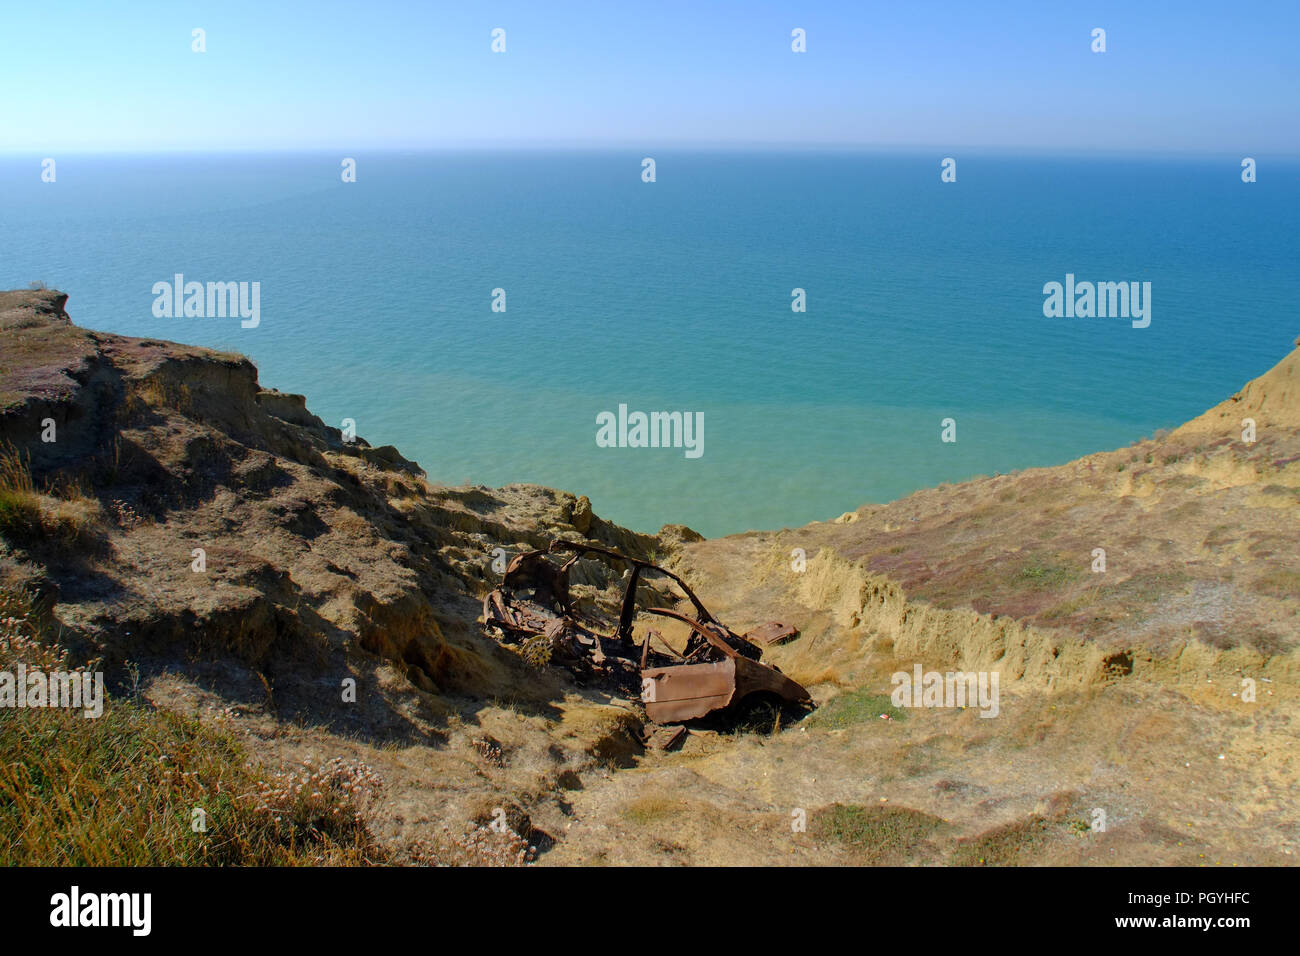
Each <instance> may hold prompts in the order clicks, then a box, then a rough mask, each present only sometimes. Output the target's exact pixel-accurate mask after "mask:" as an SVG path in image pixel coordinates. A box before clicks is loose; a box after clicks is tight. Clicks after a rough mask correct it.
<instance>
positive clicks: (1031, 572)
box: [1011, 558, 1078, 590]
mask: <svg viewBox="0 0 1300 956" xmlns="http://www.w3.org/2000/svg"><path fill="white" fill-rule="evenodd" d="M1076 574H1078V569H1077V568H1073V567H1070V566H1069V565H1065V564H1057V563H1055V562H1052V561H1043V560H1041V559H1039V558H1034V559H1032V560H1029V561H1026V562H1025V563H1024V564H1022V565H1021V566H1020V567H1019V568H1017V569H1016V572H1015V574H1013V575H1012V577H1011V580H1012V582H1014V583H1015V584H1018V585H1021V586H1028V587H1031V588H1034V589H1035V590H1050V589H1052V588H1059V587H1060V586H1061V585H1063V584H1065V583H1066V582H1067V581H1069V580H1070V579H1071V578H1073V577H1075V575H1076Z"/></svg>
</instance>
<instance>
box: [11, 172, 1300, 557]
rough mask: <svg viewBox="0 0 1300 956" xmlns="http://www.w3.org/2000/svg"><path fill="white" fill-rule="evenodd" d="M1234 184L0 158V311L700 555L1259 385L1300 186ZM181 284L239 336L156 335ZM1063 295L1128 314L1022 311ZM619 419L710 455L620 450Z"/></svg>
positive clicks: (1280, 176) (1297, 328) (175, 330)
mask: <svg viewBox="0 0 1300 956" xmlns="http://www.w3.org/2000/svg"><path fill="white" fill-rule="evenodd" d="M945 158H952V159H954V160H955V164H952V165H951V166H950V168H952V169H954V170H955V180H954V181H945V178H944V176H943V172H944V168H945V167H944V165H943V162H942V161H943V160H944V159H945ZM1244 158H1245V157H1242V156H1237V155H1223V156H1202V157H1196V158H1189V157H1156V156H1120V155H1096V156H1089V155H1069V156H1066V155H1059V156H1058V155H1050V154H1042V155H1037V154H1034V155H1027V154H1006V153H998V152H980V153H971V154H964V153H960V152H959V153H957V154H955V155H951V156H949V155H948V154H945V153H942V152H939V151H933V150H931V151H898V152H870V151H850V150H825V151H817V150H805V151H792V152H783V151H777V150H770V149H753V150H745V149H734V150H688V149H656V148H645V149H622V150H616V149H601V150H558V149H556V150H541V149H537V150H522V149H521V150H514V149H501V150H459V151H458V150H445V151H437V150H431V151H419V152H416V151H407V152H403V151H388V152H376V153H344V152H325V151H318V152H310V153H243V154H237V153H231V154H189V153H176V154H164V155H132V154H97V155H73V154H69V155H58V156H53V157H43V156H39V155H35V154H33V155H17V154H7V155H4V156H0V288H25V287H27V286H28V285H29V283H32V282H44V283H46V284H47V285H48V286H49V287H51V288H59V289H62V290H63V291H65V292H67V293H68V294H69V295H70V300H69V303H68V311H69V313H70V314H71V315H72V317H73V319H74V321H76V322H77V323H78V324H80V325H83V326H86V327H89V328H94V329H102V330H106V331H110V332H117V333H122V334H126V335H135V336H148V337H151V338H163V339H170V340H175V341H179V342H185V343H191V344H196V345H203V346H210V347H213V348H218V349H229V350H235V351H238V352H241V353H243V354H245V355H247V356H249V358H251V359H252V360H253V361H254V362H255V363H256V365H257V367H258V370H259V376H260V380H261V382H262V384H263V386H264V387H274V388H278V389H280V390H282V391H288V392H299V393H303V394H305V395H306V396H307V401H308V406H309V407H310V409H311V410H312V411H314V412H315V413H316V414H318V415H320V416H321V418H323V419H324V420H325V421H326V422H327V423H329V424H332V425H335V426H338V427H342V425H343V423H344V420H345V419H351V420H352V421H353V422H355V428H356V432H357V434H359V435H360V436H361V437H363V438H364V439H366V440H367V441H369V442H370V443H371V444H373V445H385V444H392V445H396V446H397V447H398V448H399V449H400V450H401V451H402V453H403V454H404V455H405V456H406V457H408V458H412V459H414V460H416V461H418V462H419V464H420V466H421V467H422V468H424V469H425V471H426V472H427V473H428V476H429V478H430V480H432V481H435V482H440V483H446V484H449V485H461V484H467V483H472V484H485V485H491V486H497V485H504V484H509V483H514V482H533V483H538V484H543V485H549V486H552V487H557V488H562V489H566V490H569V491H572V492H574V493H579V494H586V495H588V496H589V497H590V499H591V501H592V504H593V507H594V510H595V512H596V513H597V514H598V515H600V516H602V517H604V518H607V519H610V520H612V521H615V522H618V523H620V524H623V525H626V526H628V527H631V528H633V529H636V530H640V531H654V530H656V529H658V528H659V527H660V526H661V525H662V524H665V523H681V524H686V525H689V526H690V527H692V528H694V529H695V530H697V531H699V532H701V533H703V534H705V535H708V536H716V535H723V534H729V533H734V532H742V531H745V530H748V529H774V528H782V527H792V526H798V525H801V524H804V523H806V522H808V521H812V520H825V519H831V518H834V517H836V516H838V515H839V514H841V513H843V512H845V511H849V510H852V509H854V508H857V507H859V506H861V505H863V504H866V503H871V502H885V501H889V500H893V499H895V498H898V497H900V496H903V495H906V494H908V493H909V492H911V491H913V490H916V489H918V488H923V487H927V486H932V485H936V484H940V483H942V482H957V481H962V480H964V479H968V478H972V477H975V476H979V475H993V474H999V473H1002V474H1005V473H1008V472H1011V471H1015V470H1018V469H1023V468H1028V467H1034V466H1041V465H1054V464H1059V463H1062V462H1066V461H1069V460H1071V459H1073V458H1076V457H1078V456H1081V455H1084V454H1087V453H1090V452H1094V451H1101V450H1106V449H1111V448H1116V447H1120V446H1123V445H1125V444H1128V443H1130V442H1133V441H1134V440H1137V439H1139V438H1142V437H1144V436H1149V435H1151V434H1153V433H1154V432H1156V431H1157V430H1159V429H1162V428H1169V427H1173V426H1176V425H1178V424H1180V423H1182V422H1183V421H1186V420H1187V419H1189V418H1192V417H1194V416H1196V415H1198V414H1199V413H1201V412H1202V411H1204V410H1205V409H1206V408H1209V407H1210V406H1212V405H1214V404H1216V403H1218V402H1220V401H1222V400H1223V399H1224V398H1226V397H1227V396H1229V395H1230V394H1232V393H1233V392H1234V391H1236V390H1237V389H1239V388H1240V387H1241V386H1242V385H1243V384H1244V383H1245V382H1246V381H1248V380H1249V379H1251V378H1253V377H1255V376H1257V375H1260V374H1262V373H1263V372H1265V371H1267V370H1268V369H1269V368H1270V367H1272V366H1273V365H1274V364H1275V363H1276V362H1278V361H1279V360H1280V359H1281V358H1282V357H1283V356H1284V355H1285V354H1286V353H1287V352H1288V350H1289V349H1290V348H1291V347H1292V344H1293V342H1294V341H1295V339H1296V336H1297V335H1298V334H1300V312H1298V311H1297V308H1296V304H1297V302H1300V229H1298V228H1297V224H1298V223H1300V164H1298V163H1297V162H1296V161H1294V160H1288V159H1286V158H1270V157H1268V156H1255V157H1250V158H1251V159H1253V160H1254V161H1255V181H1254V182H1245V181H1243V175H1242V174H1243V167H1242V161H1243V159H1244ZM46 159H52V160H54V164H53V165H52V166H50V165H49V164H46V163H43V160H46ZM646 159H652V160H653V178H652V181H647V180H650V179H651V176H650V169H651V166H650V165H649V164H646V163H645V160H646ZM346 160H351V161H352V166H351V167H349V164H347V163H346V162H345V161H346ZM349 168H353V169H355V181H344V180H345V175H344V174H345V172H346V171H347V170H348V169H349ZM51 172H52V174H53V175H52V177H51V176H50V173H51ZM49 178H53V181H45V180H46V179H49ZM948 178H950V179H951V178H952V176H951V175H950V176H949V177H948ZM177 274H180V275H182V276H183V277H184V281H185V282H191V281H194V282H201V283H207V282H247V283H250V284H251V283H257V284H258V286H257V288H258V290H259V314H258V321H257V323H256V325H255V327H247V328H246V327H244V326H245V324H246V323H243V322H241V320H240V318H239V317H238V316H234V317H232V316H216V315H203V316H184V315H168V314H167V312H166V310H162V309H160V308H159V293H158V292H156V291H155V289H156V288H158V287H159V285H160V284H171V283H173V281H174V277H175V276H176V275H177ZM1067 276H1069V277H1073V278H1072V279H1070V280H1069V281H1070V282H1072V283H1075V284H1076V288H1078V285H1077V284H1080V283H1103V282H1105V283H1109V282H1114V283H1125V284H1126V285H1127V284H1130V283H1137V287H1136V288H1138V289H1146V288H1149V298H1147V297H1143V300H1142V305H1143V308H1144V309H1148V312H1147V314H1146V316H1145V318H1143V319H1137V318H1126V317H1122V316H1120V317H1114V316H1107V317H1099V316H1096V315H1092V316H1088V315H1077V314H1072V315H1068V316H1067V315H1055V314H1054V315H1048V314H1046V313H1047V312H1049V311H1051V309H1045V302H1046V301H1047V299H1048V294H1047V293H1045V291H1044V290H1045V287H1048V284H1049V283H1052V282H1057V283H1061V284H1062V286H1065V284H1066V283H1067ZM1146 283H1149V284H1150V285H1149V287H1147V286H1145V284H1146ZM249 288H251V285H250V287H249ZM1128 288H1133V287H1132V286H1128ZM797 290H802V291H801V292H800V291H797ZM160 311H161V312H162V314H161V315H160V314H159V312H160ZM178 311H179V310H178ZM1071 311H1073V310H1071ZM1148 320H1149V323H1148ZM1144 323H1145V324H1144ZM2 363H3V356H0V364H2ZM620 406H624V408H623V409H622V413H621V414H622V418H621V422H620ZM637 412H641V413H644V414H645V415H646V417H647V419H649V416H650V413H653V412H669V413H671V412H680V413H682V420H683V421H684V422H685V421H689V422H691V423H692V424H695V423H699V424H702V431H701V432H700V433H698V434H696V433H695V431H694V429H693V430H692V434H691V436H690V438H691V439H692V441H693V442H695V445H694V447H687V446H686V444H685V442H684V437H683V436H682V435H681V434H680V433H679V432H677V431H676V430H675V428H674V426H673V425H672V424H670V425H669V427H668V429H667V431H666V432H663V433H662V437H663V438H664V439H665V440H664V441H663V442H659V444H660V445H661V446H662V445H664V444H667V445H669V446H670V447H633V446H636V445H638V444H639V441H640V438H641V437H642V435H643V434H644V432H643V433H642V434H638V432H637V428H636V422H637V419H636V415H635V413H637ZM611 420H614V421H616V422H620V424H618V425H615V426H614V427H613V428H612V429H607V430H606V432H605V434H604V437H603V440H601V441H598V437H599V436H600V434H601V427H600V424H599V423H600V422H602V421H603V422H609V421H611ZM667 421H669V422H670V423H671V422H672V419H671V418H669V419H667ZM627 422H630V426H629V427H626V428H623V427H620V425H621V424H622V423H627ZM655 422H656V424H657V426H658V427H657V428H656V430H655V437H656V438H659V437H660V436H661V429H662V426H663V420H661V419H655ZM1261 426H1262V427H1266V426H1264V423H1261ZM945 439H947V440H945ZM697 452H698V454H697Z"/></svg>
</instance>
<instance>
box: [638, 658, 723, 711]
mask: <svg viewBox="0 0 1300 956" xmlns="http://www.w3.org/2000/svg"><path fill="white" fill-rule="evenodd" d="M735 692H736V664H735V661H734V660H733V659H731V658H727V659H725V660H721V661H717V662H716V663H712V664H684V665H682V666H680V667H650V668H646V669H645V670H643V671H642V672H641V702H642V703H643V704H645V709H646V715H647V716H648V717H649V718H650V719H651V720H653V721H655V722H656V723H664V722H666V721H675V720H689V719H690V718H692V717H703V716H704V715H705V714H707V713H709V712H710V711H714V710H718V709H719V708H722V707H726V706H727V705H728V704H730V703H731V700H732V696H733V695H734V694H735Z"/></svg>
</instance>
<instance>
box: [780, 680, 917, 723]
mask: <svg viewBox="0 0 1300 956" xmlns="http://www.w3.org/2000/svg"><path fill="white" fill-rule="evenodd" d="M881 714H888V715H889V716H890V717H892V718H893V719H894V720H903V719H905V718H906V717H907V713H906V711H904V710H902V709H900V708H898V707H895V706H894V703H893V701H892V700H890V698H889V695H888V694H873V693H871V692H870V691H866V690H854V691H848V692H847V693H843V694H840V695H839V696H838V697H832V698H831V699H830V700H828V701H827V702H826V703H824V704H822V706H820V707H818V708H817V709H816V710H815V711H813V712H812V714H811V715H810V716H809V717H808V718H807V719H806V720H805V721H804V723H806V724H807V725H808V726H809V727H821V728H824V729H827V730H841V729H843V728H845V727H849V726H852V725H853V724H860V723H862V722H863V721H868V720H879V719H880V715H881Z"/></svg>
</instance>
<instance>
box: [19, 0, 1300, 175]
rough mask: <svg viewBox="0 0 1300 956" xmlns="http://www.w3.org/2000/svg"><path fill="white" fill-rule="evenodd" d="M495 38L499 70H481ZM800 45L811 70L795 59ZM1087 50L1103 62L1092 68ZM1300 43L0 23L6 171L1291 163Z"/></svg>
mask: <svg viewBox="0 0 1300 956" xmlns="http://www.w3.org/2000/svg"><path fill="white" fill-rule="evenodd" d="M195 27H202V28H203V29H205V30H206V31H207V52H206V53H204V54H196V53H193V52H191V49H190V46H191V30H192V29H193V28H195ZM494 27H502V28H504V29H505V30H506V41H507V52H506V53H505V54H493V53H492V52H491V50H490V43H491V37H490V31H491V30H492V29H493V28H494ZM795 27H802V28H804V29H805V30H806V31H807V36H808V41H807V42H808V52H807V53H805V54H794V53H792V52H791V51H790V31H791V30H792V29H793V28H795ZM1094 27H1103V28H1104V29H1105V30H1106V32H1107V48H1108V49H1107V52H1106V53H1105V54H1094V53H1092V52H1091V51H1090V48H1089V47H1090V43H1091V39H1090V33H1091V31H1092V29H1093V28H1094ZM1298 28H1300V0H1260V2H1247V3H1242V4H1233V3H1226V2H1223V0H1214V2H1209V0H1179V2H1141V0H1123V2H1106V3H1069V2H1057V0H1012V2H1003V3H990V4H988V5H987V7H985V5H983V4H980V3H978V2H975V0H952V2H948V0H939V2H936V0H926V2H920V0H916V2H913V0H898V2H893V3H873V2H868V0H844V2H824V3H800V2H764V0H746V2H743V3H741V2H716V3H710V2H708V0H697V2H676V0H652V2H648V3H638V2H635V0H599V2H597V0H590V2H571V0H529V2H522V3H489V2H477V0H462V2H458V3H454V4H448V3H437V2H432V0H428V2H424V0H360V2H355V3H353V2H348V3H341V2H335V0H311V2H296V0H295V2H289V0H256V2H246V0H218V2H210V3H187V2H184V0H165V2H150V0H115V2H105V0H83V2H59V0H45V2H39V3H38V2H19V0H6V2H5V3H4V4H3V9H2V10H0V98H2V101H3V103H4V105H5V110H4V113H5V115H4V119H3V125H2V126H0V151H5V152H15V151H17V152H36V153H40V154H42V155H51V154H56V153H57V151H59V150H70V151H94V150H171V149H293V148H317V147H319V148H329V149H343V150H352V151H361V150H364V149H378V148H385V147H438V146H461V145H611V146H629V147H632V148H642V147H651V146H663V145H683V144H699V145H726V144H735V145H741V144H753V143H769V144H781V145H786V146H796V145H817V144H831V143H834V144H844V145H855V146H885V147H908V146H917V147H925V148H940V149H953V150H956V149H960V148H963V147H965V148H973V147H990V148H1009V149H1041V150H1065V151H1073V150H1094V149H1096V150H1104V151H1130V150H1133V151H1158V152H1166V151H1196V152H1228V153H1232V154H1240V155H1252V154H1255V153H1274V154H1287V155H1296V154H1300V68H1298V66H1297V64H1298V62H1300V56H1298V55H1297V53H1296V47H1297V37H1298V35H1300V29H1298Z"/></svg>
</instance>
